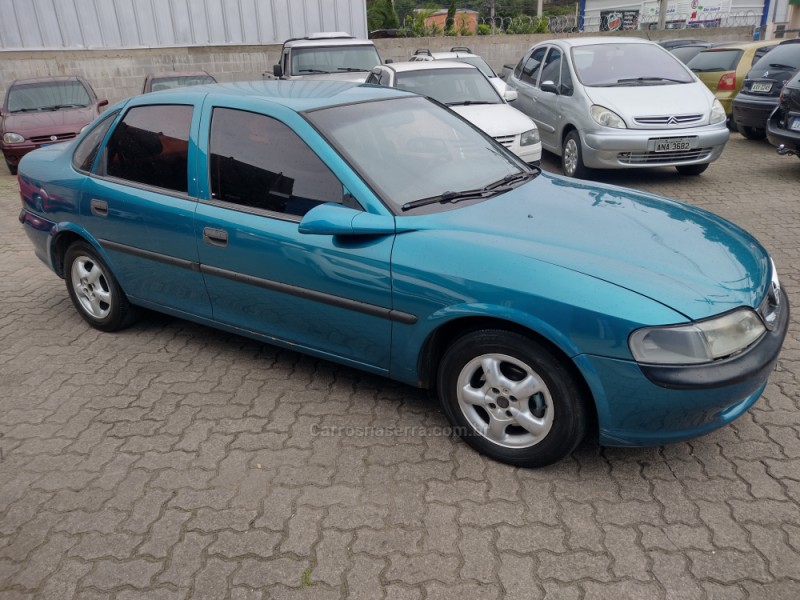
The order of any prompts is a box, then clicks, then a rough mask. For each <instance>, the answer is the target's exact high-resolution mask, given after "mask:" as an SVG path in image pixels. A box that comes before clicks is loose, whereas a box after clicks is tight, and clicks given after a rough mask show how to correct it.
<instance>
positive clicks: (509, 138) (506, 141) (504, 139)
mask: <svg viewBox="0 0 800 600" xmlns="http://www.w3.org/2000/svg"><path fill="white" fill-rule="evenodd" d="M515 137H516V136H514V135H501V136H498V137H496V138H494V139H495V141H496V142H499V143H501V144H503V146H505V147H506V148H511V146H513V145H514V138H515Z"/></svg>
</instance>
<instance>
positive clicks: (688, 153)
mask: <svg viewBox="0 0 800 600" xmlns="http://www.w3.org/2000/svg"><path fill="white" fill-rule="evenodd" d="M508 84H509V85H510V86H511V87H513V88H515V89H516V90H517V92H518V93H519V98H518V100H517V102H516V103H515V106H516V107H517V108H518V109H520V110H521V111H522V112H524V113H525V114H527V115H528V116H530V117H531V118H532V119H533V120H534V121H535V122H536V125H537V127H538V128H539V135H540V136H541V138H542V146H543V147H544V149H545V150H550V151H551V152H554V153H555V154H557V155H559V156H561V165H562V168H563V170H564V173H565V174H566V175H568V176H570V177H581V178H585V177H587V176H588V174H589V171H588V169H590V168H602V169H622V168H641V167H654V166H673V167H675V168H676V169H677V170H678V172H679V173H681V174H683V175H699V174H700V173H702V172H703V171H705V170H706V168H708V165H709V163H711V162H713V161H715V160H716V159H717V158H719V157H720V155H721V154H722V150H723V148H724V147H725V143H726V142H727V141H728V130H727V128H726V127H725V111H724V109H723V108H722V105H721V104H720V103H719V101H718V100H717V99H716V98H714V96H713V95H712V94H711V92H709V91H708V89H707V88H706V87H705V86H704V85H703V84H702V83H700V81H699V80H698V79H697V77H695V76H694V74H692V72H691V71H689V70H688V69H687V68H686V66H685V65H684V64H683V63H681V62H680V61H679V60H678V59H677V58H675V57H674V56H672V55H671V54H670V53H669V52H668V51H667V50H664V48H662V47H661V46H659V45H658V44H655V43H653V42H649V41H647V40H642V39H638V38H618V37H587V38H579V37H575V38H569V39H557V40H549V41H545V42H541V43H540V44H537V45H536V46H533V47H532V48H531V49H530V50H529V51H528V52H526V53H525V55H524V56H523V57H522V59H521V60H520V61H519V63H518V64H517V66H516V68H515V69H514V72H513V73H512V74H511V75H510V76H509V78H508Z"/></svg>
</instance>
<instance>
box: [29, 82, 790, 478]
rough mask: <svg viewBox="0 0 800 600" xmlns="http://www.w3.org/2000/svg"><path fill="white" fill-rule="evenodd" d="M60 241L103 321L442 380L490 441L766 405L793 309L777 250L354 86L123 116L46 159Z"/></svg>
mask: <svg viewBox="0 0 800 600" xmlns="http://www.w3.org/2000/svg"><path fill="white" fill-rule="evenodd" d="M19 183H20V191H21V197H22V210H21V212H20V221H21V223H22V224H23V226H24V228H25V231H26V232H27V234H28V236H29V237H30V239H31V241H32V242H33V248H34V251H35V252H36V254H37V255H38V256H39V257H40V258H41V259H42V260H43V261H44V262H45V264H46V265H47V266H48V267H49V268H51V269H52V270H53V271H54V272H55V273H56V274H57V275H59V276H60V277H62V278H63V279H64V280H65V282H66V288H67V293H68V294H69V296H70V298H71V299H72V302H73V303H74V305H75V308H76V309H77V311H78V312H79V313H80V315H81V316H82V317H83V318H84V319H85V320H86V321H87V322H88V323H89V324H90V325H91V326H93V327H95V328H97V329H100V330H102V331H108V332H111V331H116V330H119V329H121V328H123V327H126V326H129V325H130V324H132V323H133V321H134V320H135V317H136V315H137V314H138V312H139V309H140V308H147V309H152V310H156V311H160V312H164V313H167V314H170V315H174V316H176V317H180V318H184V319H190V320H192V321H196V322H198V323H204V324H207V325H211V326H213V327H216V328H219V329H222V330H225V331H229V332H234V333H237V334H241V335H244V336H248V337H251V338H254V339H257V340H262V341H264V342H267V343H270V344H275V345H279V346H283V347H286V348H291V349H293V350H297V351H300V352H306V353H309V354H312V355H315V356H318V357H321V358H324V359H328V360H332V361H336V362H339V363H343V364H345V365H349V366H352V367H355V368H358V369H362V370H365V371H369V372H371V373H376V374H380V375H384V376H387V377H391V378H393V379H395V380H398V381H401V382H404V383H407V384H410V385H412V386H418V387H423V388H430V389H432V390H435V391H436V393H437V394H438V396H439V398H440V400H441V403H442V407H443V410H444V412H445V413H446V415H447V417H448V419H449V420H450V422H451V424H452V425H453V430H454V431H455V432H457V433H458V434H459V435H461V436H462V437H463V438H464V440H465V441H466V442H467V443H468V444H470V445H471V446H472V447H473V448H475V449H476V450H478V451H480V452H482V453H485V454H487V455H489V456H491V457H493V458H494V459H497V460H500V461H503V462H506V463H510V464H513V465H518V466H525V467H538V466H543V465H547V464H550V463H553V462H555V461H558V460H559V459H561V458H563V457H564V456H566V455H568V454H569V453H571V452H572V451H573V450H574V449H575V447H576V446H577V445H578V443H579V442H580V441H581V439H582V438H584V436H585V435H587V433H590V432H593V433H596V434H597V435H599V440H600V443H601V444H607V445H616V446H639V445H653V444H664V443H669V442H675V441H679V440H684V439H687V438H690V437H693V436H697V435H702V434H704V433H707V432H709V431H712V430H714V429H716V428H718V427H721V426H723V425H725V424H726V423H730V422H731V421H733V420H734V419H736V418H737V417H738V416H740V415H741V414H742V413H743V412H745V411H746V410H747V409H748V408H749V407H750V406H752V405H753V404H754V403H755V402H756V401H757V399H758V397H759V396H760V394H761V393H762V391H763V389H764V387H765V386H766V383H767V378H768V377H769V375H770V373H771V371H772V370H773V368H774V366H775V363H776V361H777V359H778V355H779V352H780V349H781V346H782V343H783V340H784V337H785V335H786V328H787V323H788V320H789V307H788V304H787V301H786V296H785V294H784V292H783V291H782V290H781V287H780V283H779V280H778V275H777V272H776V269H775V265H774V264H773V262H772V260H771V259H770V257H769V255H768V254H767V252H766V251H765V250H764V248H763V247H762V246H761V245H760V244H759V243H758V241H757V240H756V239H755V238H753V237H752V236H751V235H749V234H748V233H747V232H745V231H743V230H741V229H740V228H738V227H737V226H736V225H733V224H732V223H729V222H727V221H725V220H723V219H721V218H719V217H717V216H715V215H713V214H710V213H708V212H705V211H702V210H700V209H697V208H694V207H691V206H688V205H685V204H682V203H680V202H678V201H675V200H669V199H666V198H660V197H656V196H653V195H650V194H643V193H638V192H634V191H631V190H628V189H624V188H618V187H613V186H606V185H600V184H590V183H588V182H584V181H580V180H575V179H566V178H563V177H559V176H555V175H548V174H545V173H543V172H541V171H540V170H539V169H537V168H534V167H530V166H528V165H526V164H525V163H524V162H522V161H520V160H519V159H518V158H517V157H516V156H514V155H513V154H512V153H510V152H509V151H508V150H506V149H505V148H504V147H503V146H502V145H500V144H498V143H497V142H495V141H494V140H493V139H492V138H491V137H488V136H487V135H486V134H484V133H482V132H481V131H480V130H478V129H476V128H475V127H473V126H472V125H471V124H470V123H468V122H467V121H465V120H464V119H462V118H461V117H460V116H458V115H457V114H455V113H453V112H452V111H450V110H448V109H446V108H444V107H442V106H441V105H439V104H437V103H436V102H434V101H432V100H430V99H427V98H424V97H421V96H417V95H414V94H411V93H407V92H403V91H400V90H396V89H390V88H383V87H377V86H370V85H354V84H345V83H340V82H331V81H308V82H293V81H292V82H290V81H265V82H253V83H238V84H223V85H212V86H198V87H193V88H184V89H180V90H175V91H165V92H162V93H159V94H153V95H148V96H139V97H136V98H132V99H129V100H126V101H124V102H122V103H119V104H117V105H116V106H113V107H111V108H110V109H109V110H108V111H107V112H106V113H104V114H103V115H102V116H101V117H100V118H99V119H98V120H96V121H95V122H94V123H93V124H92V125H91V126H89V127H88V128H87V129H86V130H85V131H84V132H83V133H82V134H81V136H80V137H79V138H77V139H76V140H74V141H73V142H70V143H66V144H56V145H53V146H51V147H48V148H44V149H41V150H37V151H35V152H33V153H31V154H29V155H27V156H26V157H25V158H24V159H23V160H22V162H21V164H20V169H19Z"/></svg>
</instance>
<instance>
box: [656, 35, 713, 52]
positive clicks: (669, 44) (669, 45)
mask: <svg viewBox="0 0 800 600" xmlns="http://www.w3.org/2000/svg"><path fill="white" fill-rule="evenodd" d="M707 43H708V42H706V40H697V39H690V38H671V39H668V40H661V41H659V42H658V45H659V46H661V47H662V48H666V49H667V50H673V49H674V48H680V47H681V46H691V45H693V44H707Z"/></svg>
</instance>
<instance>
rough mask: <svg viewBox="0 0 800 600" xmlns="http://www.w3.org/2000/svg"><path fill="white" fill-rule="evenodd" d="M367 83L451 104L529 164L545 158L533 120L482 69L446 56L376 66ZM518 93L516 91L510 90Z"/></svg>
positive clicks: (510, 92)
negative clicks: (490, 80) (447, 58)
mask: <svg viewBox="0 0 800 600" xmlns="http://www.w3.org/2000/svg"><path fill="white" fill-rule="evenodd" d="M366 83H375V84H379V85H385V86H388V87H396V88H399V89H403V90H408V91H410V92H415V93H417V94H421V95H423V96H428V97H430V98H433V99H434V100H436V101H438V102H441V103H442V104H445V105H447V106H448V107H450V108H451V109H453V110H454V111H455V112H457V113H458V114H460V115H461V116H462V117H464V118H465V119H467V120H468V121H470V122H471V123H472V124H473V125H475V126H476V127H478V128H479V129H482V130H483V131H484V132H486V133H487V134H489V135H490V136H492V137H493V138H494V139H495V140H496V141H498V142H499V143H501V144H502V145H503V146H505V147H506V148H508V149H509V150H511V152H513V153H514V154H516V155H517V156H519V157H520V158H521V159H522V160H524V161H525V162H526V163H528V164H534V165H538V164H539V161H540V160H541V158H542V143H541V141H540V140H539V130H538V129H537V127H536V124H535V123H534V122H533V120H532V119H531V118H530V117H528V116H527V115H524V114H523V113H521V112H520V111H518V110H517V109H516V108H513V107H511V106H509V105H508V102H506V99H505V98H503V97H501V96H500V94H499V93H498V92H497V89H496V88H495V87H494V86H493V85H492V84H491V83H490V82H489V80H488V79H487V78H486V76H485V75H484V74H483V73H481V71H480V70H478V69H477V68H475V67H473V66H472V65H468V64H466V63H461V62H450V61H445V60H436V61H423V62H398V63H390V64H388V65H379V66H377V67H375V68H373V69H372V71H371V72H370V74H369V76H368V77H367V81H366ZM509 94H510V95H513V96H514V97H516V92H514V91H513V90H509Z"/></svg>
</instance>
